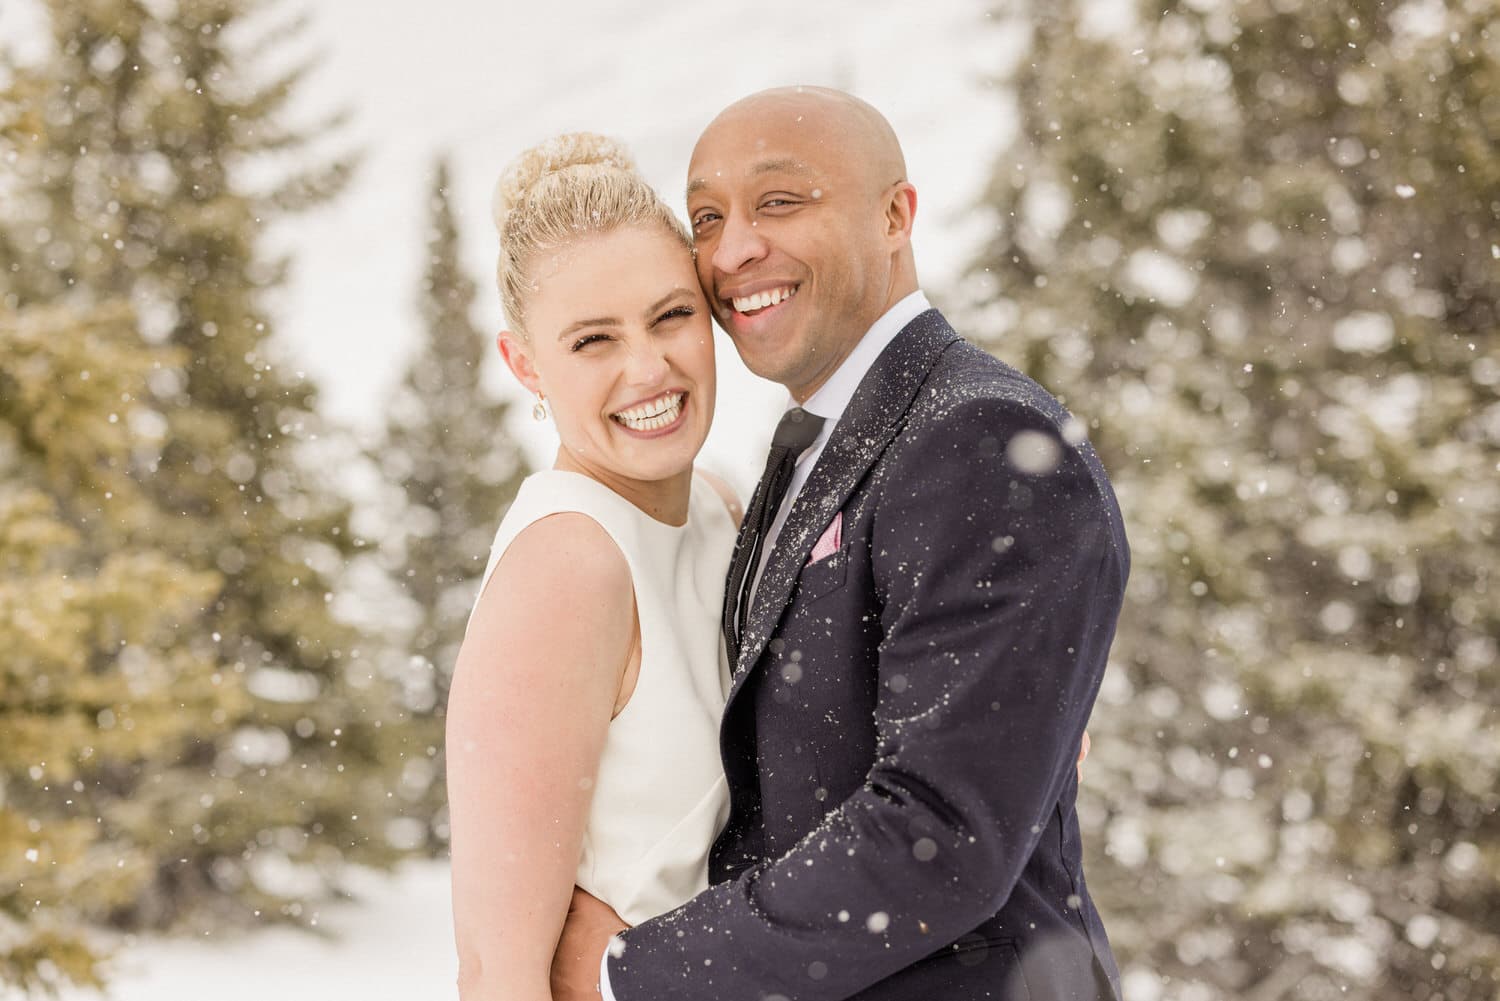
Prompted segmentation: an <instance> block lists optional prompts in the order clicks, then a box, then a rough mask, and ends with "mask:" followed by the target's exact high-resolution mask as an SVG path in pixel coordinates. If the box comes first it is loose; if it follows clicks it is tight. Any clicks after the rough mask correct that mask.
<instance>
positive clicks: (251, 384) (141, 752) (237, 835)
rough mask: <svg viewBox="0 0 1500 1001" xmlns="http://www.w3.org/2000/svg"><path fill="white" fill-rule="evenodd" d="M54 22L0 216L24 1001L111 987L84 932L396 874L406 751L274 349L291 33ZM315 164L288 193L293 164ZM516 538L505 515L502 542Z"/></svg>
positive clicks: (12, 876)
mask: <svg viewBox="0 0 1500 1001" xmlns="http://www.w3.org/2000/svg"><path fill="white" fill-rule="evenodd" d="M246 6H247V5H245V4H243V3H239V2H229V0H193V2H186V3H181V4H177V5H174V8H175V9H174V10H173V11H172V13H171V15H170V16H166V15H163V14H161V13H158V11H159V9H160V8H159V5H147V4H142V3H137V2H132V0H99V2H94V3H89V4H72V3H62V2H53V3H49V4H47V5H46V16H47V18H48V24H49V28H50V30H51V33H52V37H53V45H54V55H53V57H52V58H51V59H49V60H48V61H46V62H45V63H42V64H38V65H29V66H20V67H11V68H10V70H11V72H10V74H9V83H8V87H7V90H6V93H5V95H4V105H3V109H4V110H3V115H4V118H3V120H0V127H3V150H0V153H3V155H4V159H5V162H6V165H7V166H6V176H5V178H4V181H3V182H0V186H3V189H4V193H3V200H4V205H5V211H4V213H3V216H0V247H3V250H4V253H5V264H6V266H5V268H4V269H3V271H0V300H3V303H4V308H3V311H0V312H3V316H4V319H3V325H0V540H3V544H4V545H3V560H0V649H3V650H4V651H5V652H4V655H3V657H0V731H3V733H4V735H5V736H4V739H3V740H0V806H3V814H0V980H3V981H6V982H10V983H19V984H21V985H23V986H29V987H33V988H37V987H48V986H51V985H55V984H56V983H58V982H60V981H61V980H64V979H71V980H78V981H90V980H91V979H92V978H93V977H94V975H95V971H94V967H93V950H92V948H91V946H90V939H89V935H88V929H89V928H90V927H108V928H112V929H122V930H130V929H138V928H172V927H181V926H184V925H186V924H187V923H189V922H191V923H192V924H193V925H194V926H195V927H203V926H205V925H207V926H210V927H211V926H216V925H220V924H225V923H230V924H232V923H235V922H239V921H268V920H276V919H286V920H297V919H299V918H300V917H302V916H303V914H304V905H305V902H307V901H309V900H315V899H317V898H319V897H321V896H324V895H326V894H328V893H329V892H332V891H335V890H336V889H337V882H338V873H339V871H340V867H341V866H342V865H343V864H345V863H347V862H351V861H357V862H362V863H369V864H377V865H379V864H385V863H387V862H390V861H391V860H393V859H394V858H396V857H397V856H398V851H397V847H396V846H395V845H393V844H391V843H390V841H389V839H388V838H387V837H386V836H385V832H386V825H387V822H389V821H395V820H397V819H399V816H400V814H401V813H403V812H404V810H403V807H402V805H401V803H400V800H399V799H398V798H396V797H394V796H393V792H392V790H394V789H396V788H397V787H398V783H399V779H400V772H401V769H402V767H403V764H404V762H403V757H404V753H405V751H406V746H405V745H406V742H405V741H404V740H403V739H402V736H401V733H400V732H399V729H398V728H394V727H391V726H390V725H389V724H391V723H393V722H396V721H398V720H399V719H400V707H399V704H398V702H397V700H396V698H395V697H394V696H395V685H394V684H393V683H392V682H391V681H390V680H388V679H386V678H384V677H382V676H379V675H378V673H377V672H376V671H375V670H374V669H373V665H374V663H375V659H376V658H375V657H373V656H372V654H373V653H375V652H376V651H371V650H367V649H363V648H362V637H361V635H360V634H359V633H358V632H357V631H356V630H354V629H352V628H351V627H350V626H348V625H347V624H345V623H343V622H340V621H338V620H337V619H336V618H335V617H334V616H333V615H332V614H331V612H330V603H331V601H332V598H333V591H334V589H335V588H336V586H337V583H338V580H339V578H340V575H341V573H342V572H343V568H344V566H345V564H346V563H347V561H348V560H349V559H350V558H351V556H353V555H354V554H355V553H356V552H358V551H359V550H360V549H361V548H362V546H363V543H362V542H361V541H360V540H358V539H356V538H354V537H353V536H352V534H351V532H350V531H349V528H348V524H349V507H350V505H349V501H348V499H347V497H346V495H345V494H343V493H341V492H340V489H339V483H338V477H339V474H340V469H339V456H338V455H337V454H335V453H333V452H331V451H329V449H328V447H327V446H326V444H325V443H324V442H322V441H320V431H321V430H322V429H321V428H320V424H319V419H318V417H317V414H316V410H315V406H316V398H315V396H314V392H313V388H312V387H311V386H310V385H309V384H308V383H307V381H306V380H305V379H303V378H302V377H301V376H300V374H298V373H296V372H295V371H293V370H291V369H290V368H289V367H288V366H287V365H285V364H284V363H283V359H281V358H280V357H279V356H278V353H277V351H276V350H275V349H274V348H273V347H272V346H271V344H270V330H269V327H270V324H269V320H268V316H267V312H266V307H265V301H266V295H267V292H268V291H269V290H270V289H272V288H273V287H274V286H275V285H276V283H277V282H278V280H279V278H280V276H281V273H282V267H283V262H282V261H280V260H277V259H275V258H274V257H272V256H271V255H270V254H268V253H267V252H266V250H265V249H264V246H263V235H264V231H265V228H266V227H267V226H268V225H269V224H270V223H271V222H273V221H275V220H278V219H281V218H284V217H286V216H288V215H290V214H295V213H298V212H301V211H303V210H305V209H306V208H308V207H310V206H313V205H316V204H318V203H319V202H321V201H322V200H324V199H326V198H328V197H331V196H332V195H333V194H335V193H336V192H337V191H338V189H339V187H340V185H341V183H342V181H343V179H344V177H345V176H346V174H347V171H348V169H349V165H348V163H347V162H344V161H334V162H322V163H313V164H311V166H309V165H308V159H309V158H308V157H307V156H303V157H301V158H300V159H298V158H297V157H296V156H294V154H296V153H297V151H298V150H300V149H302V148H303V147H304V145H305V144H306V142H307V141H308V140H309V138H310V136H311V135H313V134H317V133H322V132H325V131H326V130H328V129H329V128H331V127H334V126H336V124H337V123H336V122H335V121H328V122H320V123H315V124H313V125H311V126H308V127H307V128H306V129H305V130H298V129H297V128H295V127H292V126H290V125H288V124H287V121H286V117H287V116H286V115H285V113H284V112H285V108H286V106H287V103H288V101H289V99H290V97H291V96H292V94H293V93H294V91H295V89H296V88H297V86H298V83H299V80H300V79H301V76H302V73H303V71H304V68H293V69H291V70H290V71H288V72H285V73H283V74H281V75H279V76H274V77H272V78H271V79H270V80H269V82H261V81H262V80H263V78H264V77H265V76H266V74H264V73H263V72H259V73H258V72H257V69H258V59H259V58H260V56H261V55H262V54H263V53H264V52H265V51H267V50H268V49H269V48H272V47H274V46H276V45H277V44H278V43H279V42H281V41H284V40H285V39H286V38H287V37H288V34H289V33H291V32H295V30H296V25H295V24H277V23H273V22H270V21H268V20H267V19H266V18H264V17H254V18H246V17H243V16H242V14H241V12H242V10H243V9H245V8H246ZM290 164H296V166H295V167H292V166H289V165H290ZM492 514H493V513H492Z"/></svg>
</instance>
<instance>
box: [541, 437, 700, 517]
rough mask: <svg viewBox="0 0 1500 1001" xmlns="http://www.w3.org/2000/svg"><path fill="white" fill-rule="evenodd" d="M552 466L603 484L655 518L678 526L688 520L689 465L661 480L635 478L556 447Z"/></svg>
mask: <svg viewBox="0 0 1500 1001" xmlns="http://www.w3.org/2000/svg"><path fill="white" fill-rule="evenodd" d="M552 468H553V469H561V470H566V471H567V472H570V473H579V474H582V475H583V476H587V477H588V478H589V479H591V480H594V481H596V482H598V483H602V484H603V485H604V486H606V487H608V488H609V489H611V490H613V491H614V492H615V493H617V494H619V495H620V496H621V497H623V498H625V499H626V500H628V501H629V502H630V503H632V504H634V505H635V506H636V507H638V508H640V509H641V511H642V512H644V513H645V514H646V515H647V516H649V517H651V518H654V519H656V520H657V521H660V522H665V523H666V524H668V525H678V526H680V525H685V524H686V523H687V517H688V498H689V496H690V495H691V492H692V484H693V471H692V469H691V468H689V469H685V470H683V471H682V472H681V473H677V474H675V475H673V476H670V477H668V478H666V479H664V480H636V479H631V478H629V477H626V476H621V475H619V474H617V473H615V472H614V471H613V470H609V469H599V468H596V467H594V466H592V465H590V464H588V463H585V462H582V461H580V460H579V459H578V457H577V456H575V455H573V454H572V453H571V452H569V451H568V450H567V449H565V448H559V449H558V450H557V459H556V461H555V462H553V464H552Z"/></svg>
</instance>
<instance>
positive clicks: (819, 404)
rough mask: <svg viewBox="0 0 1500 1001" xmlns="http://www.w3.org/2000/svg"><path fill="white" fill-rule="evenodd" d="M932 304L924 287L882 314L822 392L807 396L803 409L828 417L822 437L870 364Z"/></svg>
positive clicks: (827, 432) (792, 405)
mask: <svg viewBox="0 0 1500 1001" xmlns="http://www.w3.org/2000/svg"><path fill="white" fill-rule="evenodd" d="M931 308H932V305H931V304H930V303H929V302H928V301H927V296H926V295H924V294H923V293H922V290H921V289H918V290H917V291H915V292H912V293H911V294H909V295H907V296H906V297H905V298H903V299H901V300H900V301H899V302H897V303H896V304H895V305H894V306H892V307H891V308H890V309H888V310H886V311H885V312H884V313H882V314H881V315H880V319H878V320H876V321H875V323H874V325H873V326H871V327H870V329H869V330H867V331H865V336H863V337H861V338H860V339H859V343H857V344H855V345H854V350H853V351H850V352H849V357H847V358H845V359H844V361H843V363H842V364H840V365H839V367H838V368H836V369H834V371H833V375H831V376H829V377H828V381H827V382H825V383H823V385H821V386H819V387H818V391H817V392H816V393H813V394H812V395H811V396H809V397H808V398H807V402H806V403H804V404H802V409H803V410H806V411H808V412H809V413H813V414H816V415H817V416H819V417H822V418H823V419H824V422H825V423H824V425H823V433H822V435H820V436H819V437H820V438H824V437H826V436H827V435H828V434H829V432H831V431H832V430H833V425H835V424H837V423H838V420H839V418H840V417H842V416H844V411H845V410H846V409H848V407H849V401H850V400H852V399H854V391H855V390H857V389H858V388H859V384H860V383H861V382H863V381H864V378H865V373H866V372H868V371H870V366H872V365H874V364H875V359H876V358H879V357H880V353H881V352H882V351H884V350H885V349H886V345H888V344H890V343H891V341H893V340H895V339H896V335H897V334H899V333H901V331H902V330H903V329H905V327H906V325H907V324H908V323H910V322H911V321H912V320H915V319H916V318H917V317H918V316H919V315H921V314H922V313H925V312H926V311H927V310H929V309H931ZM796 405H797V403H796V401H795V400H793V401H791V402H789V403H788V404H787V409H788V410H790V409H791V408H792V407H795V406H796Z"/></svg>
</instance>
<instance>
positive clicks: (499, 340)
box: [495, 330, 542, 393]
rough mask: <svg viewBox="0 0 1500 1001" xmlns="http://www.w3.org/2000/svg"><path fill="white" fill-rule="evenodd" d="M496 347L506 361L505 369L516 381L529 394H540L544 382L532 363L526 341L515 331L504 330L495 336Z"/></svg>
mask: <svg viewBox="0 0 1500 1001" xmlns="http://www.w3.org/2000/svg"><path fill="white" fill-rule="evenodd" d="M495 346H496V347H497V348H499V349H500V357H501V358H504V359H505V367H506V368H508V369H510V371H511V374H512V375H514V376H515V377H516V381H517V382H519V383H520V384H521V385H523V386H525V387H526V391H527V392H528V393H540V392H541V390H542V380H541V377H540V376H538V375H537V374H536V366H535V365H533V364H532V363H531V352H530V351H529V350H527V347H526V342H525V340H523V339H522V338H521V336H520V335H519V334H517V333H516V332H515V331H513V330H502V331H500V333H499V334H497V335H495Z"/></svg>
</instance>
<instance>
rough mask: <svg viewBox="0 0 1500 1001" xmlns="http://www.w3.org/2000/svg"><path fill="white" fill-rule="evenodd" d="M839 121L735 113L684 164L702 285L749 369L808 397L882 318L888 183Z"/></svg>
mask: <svg viewBox="0 0 1500 1001" xmlns="http://www.w3.org/2000/svg"><path fill="white" fill-rule="evenodd" d="M844 138H845V132H844V129H843V127H842V122H841V121H840V120H839V118H838V116H837V115H836V114H829V113H828V112H827V110H826V109H825V108H823V107H821V106H820V105H818V104H817V103H799V102H798V101H797V100H796V98H795V97H791V98H788V99H784V100H783V99H765V100H756V101H753V102H748V103H742V104H741V105H736V106H735V107H733V108H730V109H729V110H728V111H726V112H725V113H724V114H722V115H720V116H719V118H717V119H715V121H714V122H713V124H711V125H710V126H709V127H708V130H707V131H705V132H704V134H703V137H702V138H701V139H700V140H699V141H698V145H697V147H696V148H695V149H694V150H693V158H692V161H691V163H690V165H689V167H688V196H687V203H688V204H687V209H688V219H689V222H690V224H691V226H692V229H693V238H694V244H695V246H696V248H697V254H698V258H697V267H698V278H699V281H700V282H701V284H702V286H703V291H704V294H705V295H706V296H707V297H708V301H709V305H710V307H711V308H712V310H713V313H714V316H715V317H716V318H717V319H718V321H719V324H720V325H721V326H722V327H723V328H724V329H725V331H726V332H727V333H728V334H729V336H730V337H731V338H732V339H733V340H734V343H735V347H736V348H738V349H739V353H740V357H741V358H743V359H744V361H745V364H746V365H747V366H748V367H749V368H750V370H751V371H753V372H755V373H756V374H757V375H760V376H762V377H764V378H767V379H771V380H773V381H775V382H779V383H781V384H783V385H784V386H786V387H787V388H788V389H789V390H790V391H791V392H792V395H793V396H794V397H796V398H797V399H798V400H805V399H806V398H807V397H808V396H810V395H811V394H812V393H813V392H815V391H816V390H817V389H818V387H819V386H821V385H822V384H823V382H825V381H826V380H827V379H828V377H829V376H830V375H832V374H833V371H834V370H835V369H836V368H837V367H838V365H839V363H840V362H842V361H843V360H844V358H845V357H847V356H848V354H849V352H850V350H852V349H853V347H854V345H855V344H856V343H857V342H858V341H859V339H860V338H861V337H862V336H863V335H864V332H865V331H866V330H868V329H869V327H870V325H871V324H873V323H874V321H875V320H876V319H877V318H878V317H879V316H880V314H881V313H882V312H883V311H884V309H885V306H886V299H887V292H888V290H889V287H890V284H891V269H892V263H891V249H890V246H889V241H888V239H887V238H886V235H885V234H886V228H885V219H884V216H883V213H882V210H881V206H882V196H883V195H884V194H885V193H886V192H885V185H884V184H883V183H882V182H881V180H879V179H876V178H874V177H872V176H870V175H871V173H872V172H871V171H870V170H868V169H867V168H866V167H865V166H864V162H863V161H864V158H862V157H860V156H858V155H857V154H855V153H854V152H853V151H852V150H851V149H850V148H849V147H850V144H849V143H847V142H844V141H843V140H844Z"/></svg>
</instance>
